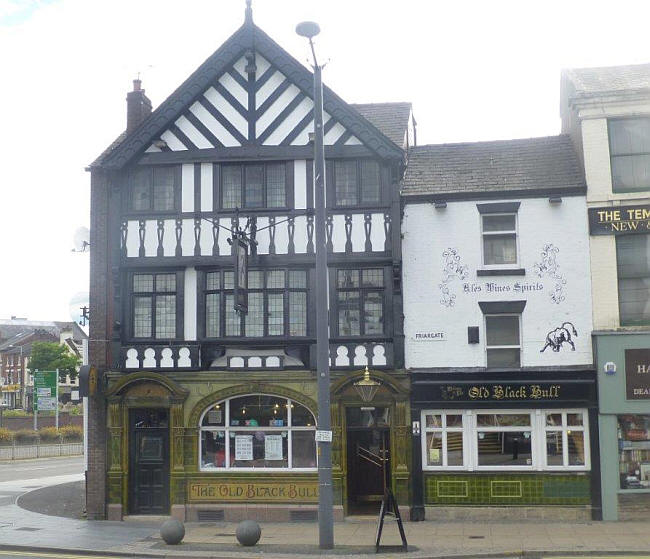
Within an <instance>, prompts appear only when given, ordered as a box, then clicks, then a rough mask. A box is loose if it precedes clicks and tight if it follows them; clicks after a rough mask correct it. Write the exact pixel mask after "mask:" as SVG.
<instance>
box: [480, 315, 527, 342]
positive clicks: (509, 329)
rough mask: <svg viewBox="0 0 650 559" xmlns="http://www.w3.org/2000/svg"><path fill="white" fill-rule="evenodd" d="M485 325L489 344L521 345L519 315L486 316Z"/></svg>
mask: <svg viewBox="0 0 650 559" xmlns="http://www.w3.org/2000/svg"><path fill="white" fill-rule="evenodd" d="M485 326H486V330H487V331H486V336H485V337H486V344H487V345H488V346H501V345H519V317H518V316H486V317H485Z"/></svg>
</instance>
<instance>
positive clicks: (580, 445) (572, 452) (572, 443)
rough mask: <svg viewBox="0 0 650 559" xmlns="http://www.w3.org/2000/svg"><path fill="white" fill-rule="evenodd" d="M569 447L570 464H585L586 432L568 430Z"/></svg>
mask: <svg viewBox="0 0 650 559" xmlns="http://www.w3.org/2000/svg"><path fill="white" fill-rule="evenodd" d="M567 445H568V447H569V466H584V464H585V434H584V431H567Z"/></svg>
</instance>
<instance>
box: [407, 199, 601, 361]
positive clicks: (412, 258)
mask: <svg viewBox="0 0 650 559" xmlns="http://www.w3.org/2000/svg"><path fill="white" fill-rule="evenodd" d="M506 201H512V200H506ZM490 202H492V201H490ZM495 202H496V201H495ZM481 203H487V202H481ZM476 204H477V202H476V201H470V202H466V201H463V202H448V204H447V208H445V209H435V208H434V206H433V204H432V203H421V204H408V203H407V205H406V207H405V210H404V219H403V222H402V234H403V241H402V252H403V281H404V285H403V294H404V315H405V322H404V333H405V351H406V366H407V367H485V366H486V354H485V327H484V316H483V313H482V312H481V309H480V307H479V305H478V302H479V301H518V300H526V301H527V303H526V307H525V309H524V312H523V314H522V320H521V337H522V352H521V363H522V366H523V367H546V366H567V365H588V364H591V363H592V351H591V330H592V320H591V281H590V273H589V236H588V227H587V210H586V202H585V198H584V197H577V196H576V197H565V198H563V201H562V203H561V204H550V203H549V202H548V198H541V199H523V200H521V205H520V207H519V212H518V253H519V267H521V268H524V269H525V270H526V274H525V275H524V276H487V277H478V276H477V274H476V271H477V269H478V268H480V267H481V262H482V239H481V233H480V223H481V222H480V214H479V213H478V210H477V208H476ZM546 244H552V245H553V246H554V247H556V248H557V249H558V252H557V253H556V261H557V263H558V264H559V268H558V274H559V275H561V276H562V277H563V279H565V280H566V283H565V284H562V291H563V296H564V299H563V300H561V301H560V302H559V303H555V302H553V300H552V299H551V295H552V294H553V292H554V290H555V289H556V284H557V283H558V280H556V279H554V278H552V277H549V276H548V274H542V277H539V276H538V274H537V273H536V271H535V264H537V263H541V262H542V260H543V258H542V254H541V253H542V251H543V249H544V246H545V245H546ZM450 248H452V249H456V250H457V251H458V254H459V256H460V264H461V265H463V266H466V267H467V268H466V278H465V279H460V278H459V277H458V276H457V275H454V276H453V277H451V278H450V279H449V281H448V282H447V283H446V284H445V283H444V282H443V279H444V277H443V276H444V274H443V268H444V262H445V261H444V257H443V252H445V251H446V250H447V249H450ZM461 275H462V274H461ZM488 283H490V284H494V285H496V286H498V287H500V288H507V289H509V291H506V292H500V293H497V292H494V291H492V292H490V291H489V290H488V287H487V284H488ZM441 285H442V286H445V285H446V286H447V287H448V289H449V292H450V295H454V296H455V299H454V300H453V301H454V303H453V305H450V306H448V305H445V304H443V303H442V302H441V301H442V300H443V299H444V298H443V293H442V291H441V287H440V286H441ZM517 285H519V286H522V285H523V286H526V287H530V288H534V290H530V291H523V292H522V291H517ZM472 288H474V289H476V288H480V291H473V292H472ZM565 321H571V322H572V323H573V324H574V325H575V327H576V329H577V331H578V336H577V337H575V338H574V343H575V345H576V350H575V351H572V350H571V348H570V347H569V346H568V345H567V344H564V346H563V347H562V349H561V350H560V351H559V352H553V351H552V350H551V349H550V348H548V349H546V351H545V352H544V353H540V350H541V349H542V348H543V347H544V344H545V339H546V335H547V333H548V332H549V331H550V330H552V329H554V328H556V327H559V326H560V325H561V324H562V323H563V322H565ZM468 326H478V327H479V332H480V334H479V336H480V343H478V344H468V343H467V327H468ZM418 332H444V337H445V341H414V337H415V334H416V333H418Z"/></svg>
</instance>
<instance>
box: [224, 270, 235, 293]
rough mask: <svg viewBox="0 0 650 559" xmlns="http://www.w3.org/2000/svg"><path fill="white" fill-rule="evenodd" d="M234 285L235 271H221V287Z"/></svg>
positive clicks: (231, 287)
mask: <svg viewBox="0 0 650 559" xmlns="http://www.w3.org/2000/svg"><path fill="white" fill-rule="evenodd" d="M234 287H235V272H224V273H223V288H224V289H234Z"/></svg>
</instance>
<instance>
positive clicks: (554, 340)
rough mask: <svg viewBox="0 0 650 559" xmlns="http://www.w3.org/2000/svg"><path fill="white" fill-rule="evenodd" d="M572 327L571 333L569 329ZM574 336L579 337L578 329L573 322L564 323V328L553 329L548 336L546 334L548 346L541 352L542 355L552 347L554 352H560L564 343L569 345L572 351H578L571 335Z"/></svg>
mask: <svg viewBox="0 0 650 559" xmlns="http://www.w3.org/2000/svg"><path fill="white" fill-rule="evenodd" d="M567 326H571V331H569V329H568V328H567ZM572 333H573V336H577V335H578V331H577V330H576V327H575V326H574V325H573V323H571V322H563V323H562V326H560V327H559V328H553V330H551V331H550V332H549V333H548V334H546V345H545V346H544V347H543V348H542V349H540V350H539V352H540V353H543V352H544V350H545V349H546V348H547V347H550V348H551V349H552V350H553V351H560V349H561V348H562V344H563V343H565V342H566V343H568V344H569V345H570V346H571V351H575V350H576V346H575V344H574V343H573V340H572V339H571V334H572Z"/></svg>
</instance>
